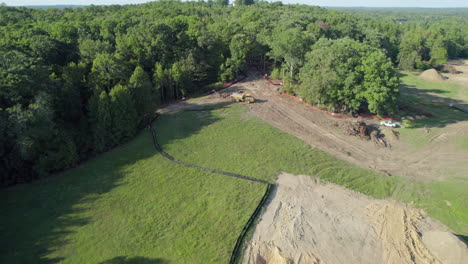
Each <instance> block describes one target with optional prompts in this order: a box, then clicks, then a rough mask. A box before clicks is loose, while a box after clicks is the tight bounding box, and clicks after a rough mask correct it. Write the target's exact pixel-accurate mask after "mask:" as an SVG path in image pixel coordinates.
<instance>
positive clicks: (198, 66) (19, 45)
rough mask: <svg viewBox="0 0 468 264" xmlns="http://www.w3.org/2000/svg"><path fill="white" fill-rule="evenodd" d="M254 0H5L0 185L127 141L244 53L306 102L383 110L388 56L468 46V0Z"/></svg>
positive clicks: (439, 59) (421, 62) (0, 20)
mask: <svg viewBox="0 0 468 264" xmlns="http://www.w3.org/2000/svg"><path fill="white" fill-rule="evenodd" d="M253 2H254V1H243V0H238V1H236V3H237V4H236V6H235V7H230V6H227V3H228V1H224V0H216V1H198V2H180V1H167V0H166V1H158V2H150V3H147V4H141V5H127V6H118V5H113V6H88V7H85V8H65V9H28V8H13V7H8V6H5V5H2V6H0V134H1V135H0V156H1V162H0V175H1V176H0V178H1V179H0V185H2V186H9V185H13V184H17V183H22V182H28V181H31V180H33V179H36V178H39V177H43V176H45V175H48V174H50V173H52V172H56V171H60V170H63V169H66V168H70V167H73V166H75V165H76V164H77V163H78V162H80V161H81V160H84V159H87V158H89V157H91V156H93V155H95V154H96V153H100V152H104V151H107V150H109V149H111V148H113V147H114V146H116V145H118V144H121V143H122V142H126V141H128V140H129V139H131V138H132V137H134V136H135V134H136V133H137V131H138V130H139V129H142V128H144V127H145V126H146V124H147V122H148V121H149V120H150V119H151V117H152V115H153V113H154V110H155V108H156V107H157V106H158V105H161V104H163V103H168V102H171V101H173V100H176V99H180V98H182V97H186V96H188V95H192V94H197V93H202V92H204V91H206V90H207V89H209V88H208V87H207V86H208V85H210V84H213V83H216V82H220V81H221V82H225V81H228V80H231V79H233V78H236V76H237V74H239V72H240V71H242V70H245V69H246V67H248V64H256V65H260V67H265V69H264V70H265V71H267V72H269V73H271V74H272V75H273V76H274V77H277V78H281V79H283V80H284V83H285V84H286V85H285V87H284V89H286V90H288V91H289V92H293V93H296V94H299V95H300V96H302V97H303V98H304V99H305V100H306V101H308V102H310V103H314V104H317V105H321V106H323V107H326V108H329V109H331V110H334V111H351V112H356V111H361V110H362V111H371V112H374V113H378V114H389V113H390V114H391V113H394V111H395V108H396V107H395V104H396V99H397V97H398V78H397V75H396V72H395V70H394V69H395V68H396V67H400V68H403V69H417V68H419V69H425V68H429V67H433V66H436V65H438V64H440V63H444V62H445V61H446V60H447V59H449V58H455V57H467V56H468V20H467V16H466V13H463V12H462V13H463V14H465V15H461V16H460V15H457V14H458V13H454V15H451V13H450V12H448V11H445V12H443V13H442V14H437V13H430V14H426V13H425V12H416V13H415V14H413V13H411V15H408V16H407V18H406V19H405V18H401V16H400V15H398V14H395V13H392V12H389V13H382V14H377V13H373V14H374V15H365V14H362V13H360V12H342V11H336V10H327V9H323V8H319V7H314V6H306V5H283V4H282V3H281V2H275V3H267V2H264V1H256V2H255V4H253ZM246 5H248V6H246ZM376 14H377V15H376Z"/></svg>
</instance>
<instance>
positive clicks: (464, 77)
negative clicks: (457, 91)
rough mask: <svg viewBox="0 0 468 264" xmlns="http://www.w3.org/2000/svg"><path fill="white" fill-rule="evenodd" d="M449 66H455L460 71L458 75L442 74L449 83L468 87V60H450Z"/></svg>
mask: <svg viewBox="0 0 468 264" xmlns="http://www.w3.org/2000/svg"><path fill="white" fill-rule="evenodd" d="M447 65H450V66H453V67H454V68H455V69H456V70H457V71H458V74H452V73H442V75H443V76H444V77H446V78H447V79H448V80H449V81H453V82H456V83H459V84H461V85H463V86H465V87H468V59H459V60H450V61H448V62H447ZM467 99H468V98H467Z"/></svg>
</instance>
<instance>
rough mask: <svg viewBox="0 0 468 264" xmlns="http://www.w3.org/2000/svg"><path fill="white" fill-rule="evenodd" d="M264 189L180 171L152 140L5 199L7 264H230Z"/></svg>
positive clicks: (2, 258) (0, 225)
mask: <svg viewBox="0 0 468 264" xmlns="http://www.w3.org/2000/svg"><path fill="white" fill-rule="evenodd" d="M264 188H265V187H264V186H262V185H261V184H255V183H251V182H247V181H241V180H236V179H232V178H229V177H222V176H220V175H213V174H207V173H203V172H199V171H197V170H194V169H188V168H185V167H181V166H178V165H175V164H173V163H171V162H169V161H167V160H166V159H164V158H163V157H162V156H161V155H159V154H156V153H155V150H154V148H153V145H152V142H151V137H150V134H149V133H148V132H147V131H145V132H142V133H141V134H140V135H139V136H138V137H137V138H136V139H135V140H133V141H131V142H129V143H128V144H125V145H124V146H121V147H119V148H116V149H114V150H113V151H111V152H109V153H106V154H103V155H100V156H99V157H97V158H96V159H94V160H92V161H89V162H87V163H85V164H83V165H82V166H81V167H80V168H77V169H73V170H71V171H69V172H66V173H64V174H63V175H58V176H55V177H51V178H49V179H46V180H42V181H39V182H35V183H32V184H28V185H21V186H16V187H13V188H10V189H7V190H3V191H2V193H1V194H0V196H1V198H0V201H1V202H0V204H1V205H0V208H1V211H2V217H1V218H0V233H1V234H2V239H1V245H0V246H1V249H0V251H1V253H0V263H80V264H81V263H128V264H130V263H147V264H150V263H151V264H156V263H158V264H163V263H164V264H166V263H225V262H227V260H228V259H229V256H230V254H231V251H232V248H233V245H234V243H235V240H236V239H237V236H238V235H239V233H240V231H241V230H242V228H243V226H244V224H245V222H246V221H247V219H248V218H249V217H250V214H251V213H252V211H253V210H254V209H255V207H256V206H257V203H258V202H259V199H261V197H262V194H263V192H264Z"/></svg>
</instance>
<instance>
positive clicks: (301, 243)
mask: <svg viewBox="0 0 468 264" xmlns="http://www.w3.org/2000/svg"><path fill="white" fill-rule="evenodd" d="M277 183H278V188H277V190H276V192H275V193H274V195H273V198H272V200H271V201H270V203H269V205H268V207H267V209H266V211H265V213H264V214H263V215H262V218H261V220H260V222H259V223H258V225H257V226H256V229H255V231H254V234H253V236H252V239H251V241H250V242H249V244H248V245H247V249H246V251H245V254H244V260H243V263H244V264H267V263H268V264H293V263H294V264H318V263H321V264H323V263H332V264H333V263H349V264H361V263H362V264H365V263H369V264H379V263H385V264H387V263H388V264H394V263H395V264H397V263H398V264H400V263H401V264H406V263H408V264H409V263H416V264H429V263H447V264H448V263H450V264H452V263H453V264H461V263H468V249H467V246H466V245H465V244H464V243H462V242H461V241H460V240H458V239H457V238H456V237H455V236H454V235H452V234H451V233H450V232H447V229H446V228H445V227H444V226H442V225H441V224H440V223H438V222H437V221H435V220H432V219H430V218H427V217H426V216H425V215H424V214H423V212H422V211H420V210H416V209H411V208H409V207H406V206H404V205H401V204H398V203H396V202H394V201H391V200H375V199H372V198H369V197H367V196H364V195H362V194H359V193H356V192H353V191H350V190H348V189H345V188H343V187H341V186H338V185H334V184H320V183H318V182H317V181H316V182H314V181H313V180H312V179H311V178H310V177H309V176H303V175H300V176H295V175H289V174H282V175H280V176H279V178H278V180H277Z"/></svg>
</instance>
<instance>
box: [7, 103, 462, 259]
mask: <svg viewBox="0 0 468 264" xmlns="http://www.w3.org/2000/svg"><path fill="white" fill-rule="evenodd" d="M208 107H210V108H216V109H215V110H211V111H197V112H191V111H184V112H179V113H177V114H170V115H162V116H161V117H160V118H159V119H158V120H157V121H156V122H155V127H156V129H157V131H158V134H159V135H158V139H159V141H160V144H161V145H162V147H163V148H164V150H165V151H167V152H168V153H170V154H171V155H173V156H174V157H175V158H177V159H180V160H183V161H186V162H190V163H194V164H197V165H201V166H206V167H210V168H215V169H219V170H225V171H230V172H235V173H239V174H244V175H248V176H251V177H256V178H261V179H265V180H270V181H272V180H273V179H274V178H275V175H277V174H278V173H279V172H281V171H286V172H289V173H295V174H308V175H314V176H315V175H317V176H319V177H321V178H322V179H325V180H328V181H331V182H334V183H338V184H341V185H344V186H346V187H348V188H351V189H353V190H357V191H360V192H363V193H365V194H368V195H371V196H374V197H388V196H392V195H393V197H395V198H397V199H401V200H405V201H414V202H415V203H416V205H417V206H420V207H423V208H428V209H430V211H429V212H430V213H431V214H432V215H434V216H437V217H438V218H439V219H441V220H443V221H444V222H445V223H447V224H449V225H450V226H451V227H452V228H453V229H454V230H455V231H456V232H457V233H461V234H463V230H464V229H463V226H464V225H466V223H468V220H467V219H468V216H467V213H468V212H467V210H464V209H463V208H464V206H465V205H466V204H467V203H466V202H467V201H466V199H465V198H463V197H466V195H464V191H465V190H466V187H467V182H466V181H460V183H457V184H449V183H437V184H433V185H430V186H428V185H423V184H418V185H416V184H413V183H411V182H408V181H407V180H404V179H402V178H399V177H387V176H382V175H380V174H376V173H374V172H372V171H370V170H366V169H361V168H357V167H355V166H353V165H351V164H348V163H346V162H343V161H340V160H337V159H336V158H334V157H332V156H331V155H329V154H327V153H324V152H321V151H319V150H316V149H314V148H311V147H309V146H307V145H305V144H304V143H303V142H302V141H300V140H298V139H297V138H295V137H293V136H290V135H288V134H285V133H283V132H281V131H279V130H277V129H275V128H273V127H271V126H269V125H267V124H265V123H264V122H262V121H261V120H259V119H257V118H253V117H249V116H248V115H247V114H246V107H245V106H244V105H238V104H236V105H230V106H224V107H221V106H219V105H214V106H208ZM264 188H265V186H264V185H261V184H257V183H252V182H247V181H242V180H238V179H233V178H229V177H225V176H221V175H212V174H206V173H203V172H199V171H197V170H194V169H188V168H185V167H180V166H178V165H175V164H173V163H170V162H169V161H167V160H165V159H164V158H163V157H162V156H161V155H159V154H156V153H155V151H154V149H153V146H152V143H151V137H150V134H149V133H148V132H147V131H144V132H142V133H141V134H140V135H139V136H138V137H137V138H136V139H134V140H133V141H131V142H129V143H128V144H125V145H124V146H121V147H119V148H116V149H115V150H113V151H111V152H109V153H106V154H103V155H101V156H99V157H97V158H96V159H94V160H92V161H89V162H87V163H85V164H83V165H82V166H81V167H79V168H76V169H73V170H70V171H68V172H66V173H64V174H63V175H57V176H54V177H51V178H49V179H46V180H42V181H39V182H36V183H33V184H29V185H21V186H16V187H13V188H10V189H7V190H2V191H1V192H0V210H1V211H2V217H1V218H0V232H1V234H2V240H1V242H0V256H1V257H0V262H2V263H59V262H60V263H190V264H196V263H226V262H227V260H228V259H229V254H230V251H231V250H232V248H233V246H234V241H235V239H236V238H237V236H238V234H239V233H240V230H241V229H242V227H243V225H244V224H245V222H246V221H247V219H248V217H249V216H250V214H251V213H252V212H253V210H254V208H255V206H256V204H257V203H258V201H259V200H260V199H261V197H262V195H263V192H264V190H265V189H264ZM427 190H431V195H427V194H428V193H427ZM457 197H458V198H457ZM444 200H449V201H450V202H451V203H452V206H451V207H447V206H446V205H445V202H444ZM465 234H466V232H465Z"/></svg>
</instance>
